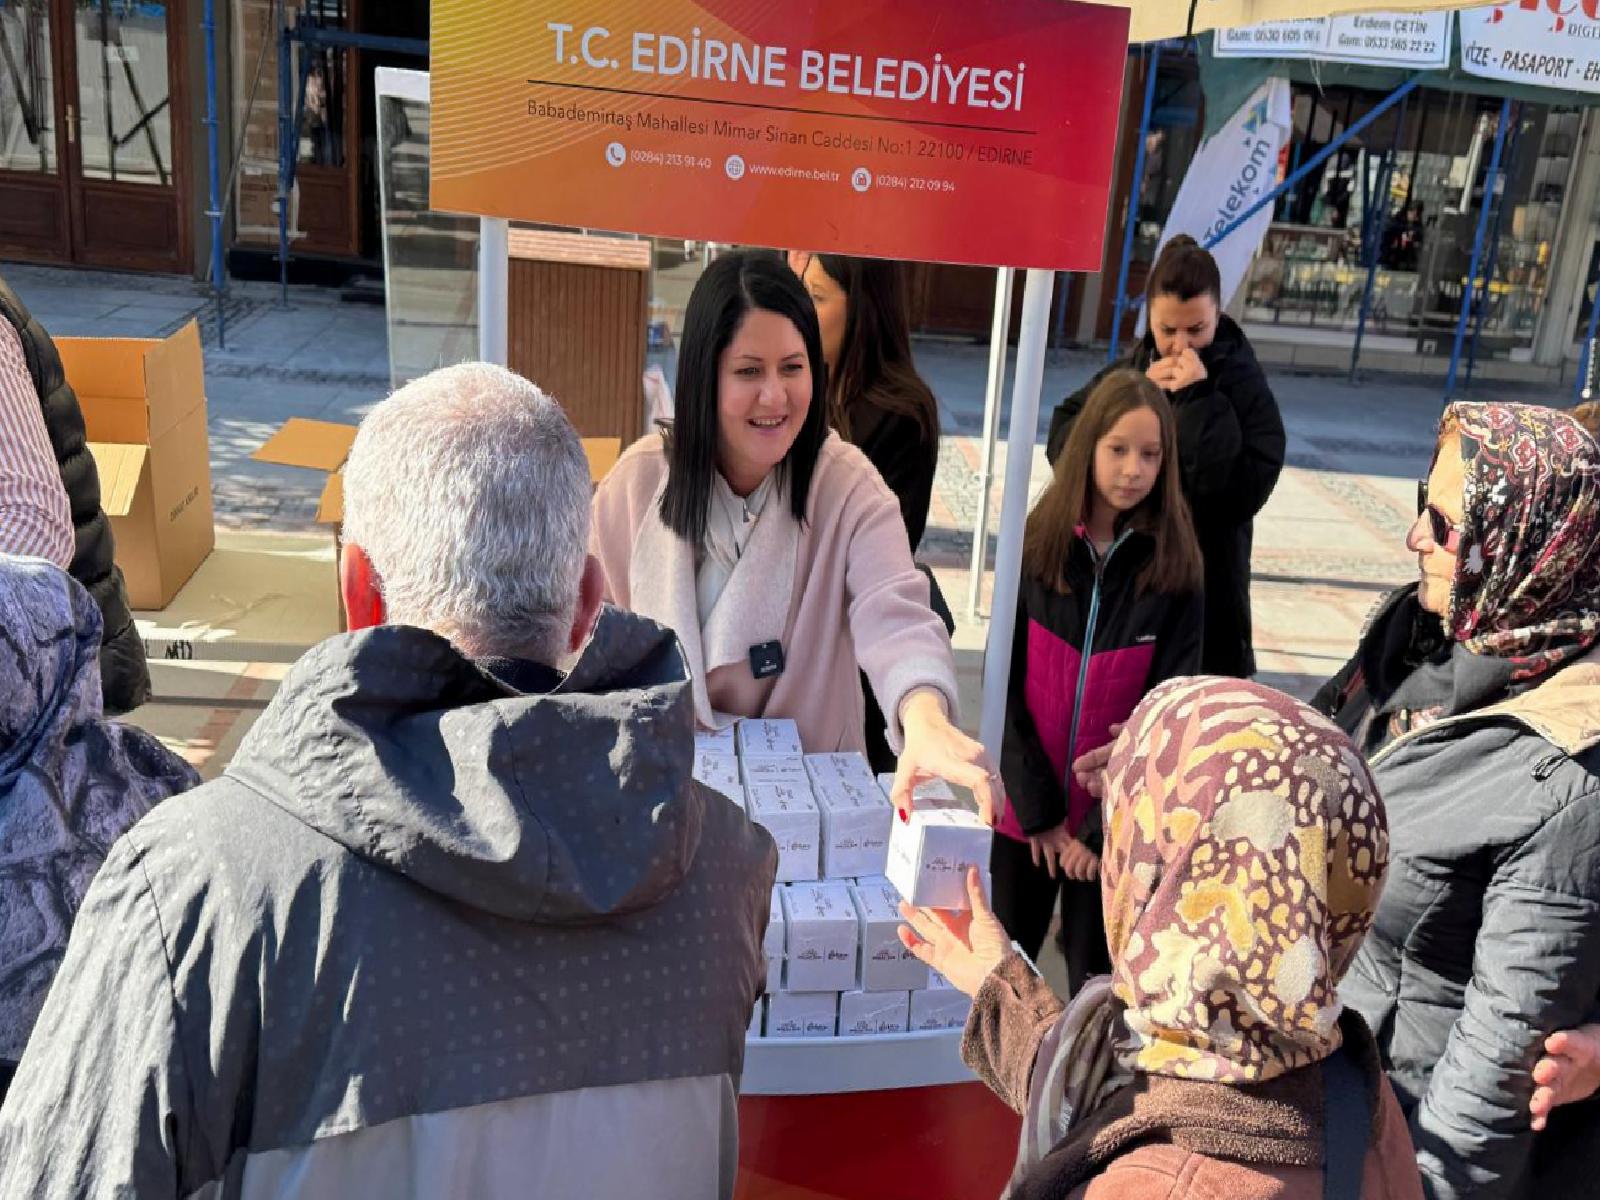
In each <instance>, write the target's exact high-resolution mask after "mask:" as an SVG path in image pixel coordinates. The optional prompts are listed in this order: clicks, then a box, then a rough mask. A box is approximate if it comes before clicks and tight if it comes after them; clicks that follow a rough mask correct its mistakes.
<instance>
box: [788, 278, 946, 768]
mask: <svg viewBox="0 0 1600 1200" xmlns="http://www.w3.org/2000/svg"><path fill="white" fill-rule="evenodd" d="M790 265H792V266H793V267H794V268H795V270H796V271H797V272H798V273H799V275H800V278H801V281H802V282H803V283H804V284H805V286H806V291H807V292H808V293H810V295H811V300H812V303H814V304H815V305H816V306H817V322H818V324H819V325H820V326H821V329H822V355H823V358H824V359H825V360H826V361H827V364H828V422H829V424H830V425H832V426H833V428H834V430H835V431H836V432H837V433H838V434H839V436H840V437H842V438H843V439H844V440H845V441H847V442H850V443H852V444H854V445H856V446H859V447H860V448H861V451H862V453H863V454H865V455H866V456H867V458H868V459H869V460H870V461H871V463H872V465H873V466H875V467H877V468H878V474H879V475H882V476H883V481H884V482H885V483H886V484H888V485H889V490H890V491H891V492H893V493H894V494H895V497H896V498H897V499H898V500H899V501H900V516H901V518H902V519H903V520H904V521H905V525H906V537H907V538H908V539H909V541H910V543H911V552H912V554H915V553H916V552H917V546H918V545H919V544H920V543H921V542H922V534H923V531H924V530H925V529H926V528H927V526H928V506H929V504H930V503H931V502H932V500H933V477H934V472H935V469H936V468H937V467H938V465H939V403H938V401H937V400H935V399H934V396H933V390H932V389H931V388H929V387H928V385H927V383H925V382H924V381H923V378H922V376H921V375H919V374H917V368H916V365H915V363H913V362H912V359H911V322H910V314H909V312H908V309H907V305H906V295H905V276H904V273H903V271H902V268H901V266H900V264H899V263H895V262H885V261H882V260H879V259H870V258H847V257H845V256H844V255H841V254H796V255H791V257H790ZM921 570H922V573H923V574H924V575H926V576H927V577H928V589H929V598H930V601H931V603H932V605H933V610H934V612H936V613H938V615H939V618H940V619H941V620H942V621H943V622H944V624H945V628H946V629H948V630H950V631H951V632H954V631H955V619H954V618H953V617H952V616H951V614H950V608H949V606H948V605H947V604H946V603H945V601H944V597H943V596H942V595H941V594H940V592H939V585H938V583H937V581H936V580H935V579H934V577H933V573H932V572H931V571H929V570H928V569H927V568H926V567H922V568H921ZM862 689H863V691H864V693H865V696H866V710H867V757H868V758H869V759H870V760H871V761H872V766H873V769H874V770H876V771H892V770H894V766H895V760H894V755H893V754H892V753H890V751H889V743H888V739H887V737H886V736H885V732H884V719H883V714H882V713H881V712H880V711H879V709H878V705H877V701H876V699H875V698H874V696H873V695H872V689H871V688H870V687H868V686H867V683H866V677H865V676H863V677H862Z"/></svg>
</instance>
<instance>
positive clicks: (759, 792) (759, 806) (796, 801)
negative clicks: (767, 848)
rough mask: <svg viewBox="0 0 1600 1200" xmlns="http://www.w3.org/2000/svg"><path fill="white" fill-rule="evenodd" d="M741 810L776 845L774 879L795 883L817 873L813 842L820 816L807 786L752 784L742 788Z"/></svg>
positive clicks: (817, 837) (780, 881)
mask: <svg viewBox="0 0 1600 1200" xmlns="http://www.w3.org/2000/svg"><path fill="white" fill-rule="evenodd" d="M745 795H746V797H747V801H746V809H745V811H746V812H748V813H749V814H750V819H751V820H752V821H754V822H755V823H756V824H757V825H760V826H762V827H763V828H765V829H766V831H767V832H768V833H770V834H771V835H772V840H773V841H774V842H776V843H777V845H778V882H779V883H796V882H804V881H809V880H813V879H815V878H816V877H817V868H818V864H819V862H820V861H821V860H820V859H819V857H818V854H817V843H818V841H819V840H820V839H821V834H822V818H821V815H820V814H819V813H818V812H817V802H816V801H815V800H813V799H812V798H811V790H810V788H808V787H805V786H800V787H796V786H794V785H792V784H783V783H771V784H752V785H751V786H750V787H749V788H748V789H746V792H745Z"/></svg>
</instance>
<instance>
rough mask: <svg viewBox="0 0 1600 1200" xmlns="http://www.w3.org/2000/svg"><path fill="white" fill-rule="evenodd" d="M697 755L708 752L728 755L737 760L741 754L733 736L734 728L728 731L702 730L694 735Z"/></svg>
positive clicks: (729, 728)
mask: <svg viewBox="0 0 1600 1200" xmlns="http://www.w3.org/2000/svg"><path fill="white" fill-rule="evenodd" d="M694 749H695V753H696V754H699V753H700V752H702V751H708V752H710V753H712V754H726V755H728V757H730V758H735V757H737V756H738V754H739V744H738V742H737V741H736V740H735V739H734V736H733V726H732V725H729V726H728V727H727V728H726V729H702V730H699V731H698V732H696V734H695V735H694Z"/></svg>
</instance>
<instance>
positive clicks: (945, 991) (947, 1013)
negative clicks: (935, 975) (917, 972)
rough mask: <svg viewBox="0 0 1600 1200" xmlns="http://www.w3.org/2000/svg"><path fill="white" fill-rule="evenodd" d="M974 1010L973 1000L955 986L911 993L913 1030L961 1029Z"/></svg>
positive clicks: (922, 1031) (920, 1031)
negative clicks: (968, 1015)
mask: <svg viewBox="0 0 1600 1200" xmlns="http://www.w3.org/2000/svg"><path fill="white" fill-rule="evenodd" d="M971 1011H972V1000H971V998H970V997H968V996H967V995H966V994H965V993H962V992H958V991H956V989H955V988H929V989H927V990H926V991H921V992H912V993H911V1032H913V1033H926V1032H928V1031H930V1030H935V1029H960V1028H962V1027H963V1026H964V1025H966V1023H967V1014H968V1013H969V1012H971Z"/></svg>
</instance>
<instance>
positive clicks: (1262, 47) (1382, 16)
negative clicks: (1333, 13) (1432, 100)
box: [1213, 12, 1450, 69]
mask: <svg viewBox="0 0 1600 1200" xmlns="http://www.w3.org/2000/svg"><path fill="white" fill-rule="evenodd" d="M1213 45H1214V47H1215V53H1216V55H1217V57H1218V58H1315V59H1321V60H1323V61H1324V62H1344V63H1363V64H1367V65H1369V66H1383V67H1410V68H1413V69H1427V68H1442V67H1447V66H1449V65H1450V14H1449V13H1447V12H1442V13H1414V12H1369V13H1355V14H1349V15H1346V16H1339V17H1310V18H1306V19H1302V20H1295V21H1265V22H1263V23H1261V24H1259V25H1246V26H1242V27H1239V28H1234V29H1219V30H1218V31H1217V34H1216V39H1215V41H1214V43H1213Z"/></svg>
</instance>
